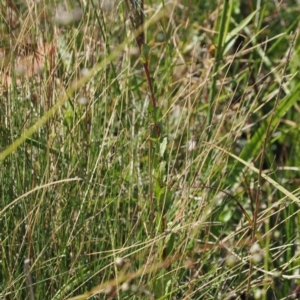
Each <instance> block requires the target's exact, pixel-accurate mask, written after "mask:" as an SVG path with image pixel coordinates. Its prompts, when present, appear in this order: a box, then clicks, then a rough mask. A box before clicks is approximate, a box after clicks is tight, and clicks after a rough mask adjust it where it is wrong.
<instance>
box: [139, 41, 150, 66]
mask: <svg viewBox="0 0 300 300" xmlns="http://www.w3.org/2000/svg"><path fill="white" fill-rule="evenodd" d="M149 54H150V48H149V46H148V45H147V44H142V48H141V62H142V63H143V64H145V63H146V62H147V61H148V59H149Z"/></svg>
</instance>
